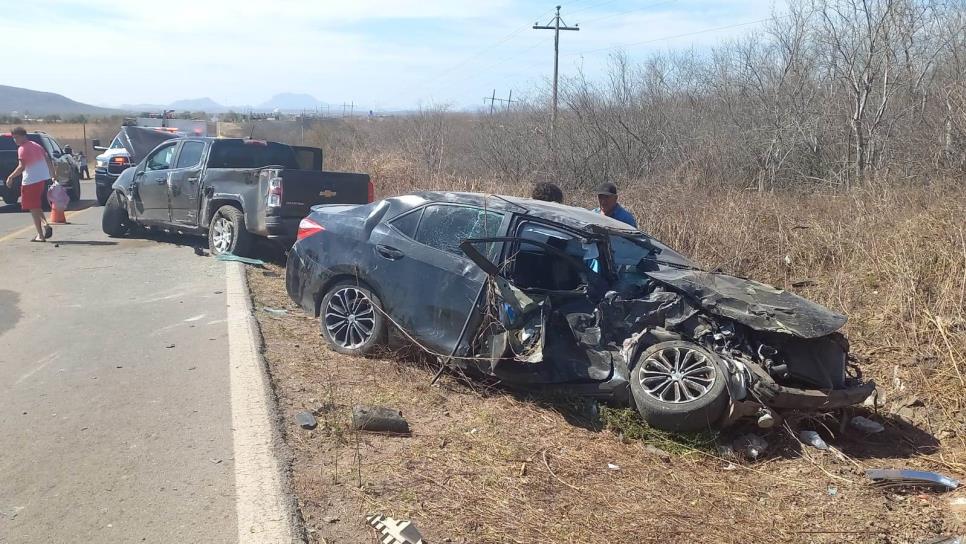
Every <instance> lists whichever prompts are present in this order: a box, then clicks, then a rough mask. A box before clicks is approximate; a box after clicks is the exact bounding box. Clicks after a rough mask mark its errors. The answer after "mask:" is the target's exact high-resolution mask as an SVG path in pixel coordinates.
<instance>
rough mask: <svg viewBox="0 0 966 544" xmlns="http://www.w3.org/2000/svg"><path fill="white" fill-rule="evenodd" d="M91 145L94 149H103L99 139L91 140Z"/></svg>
mask: <svg viewBox="0 0 966 544" xmlns="http://www.w3.org/2000/svg"><path fill="white" fill-rule="evenodd" d="M91 145H92V146H94V147H101V141H100V140H99V139H97V138H94V139H93V140H91Z"/></svg>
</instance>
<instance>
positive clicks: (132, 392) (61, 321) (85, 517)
mask: <svg viewBox="0 0 966 544" xmlns="http://www.w3.org/2000/svg"><path fill="white" fill-rule="evenodd" d="M84 197H85V199H88V200H82V201H81V202H80V203H79V204H80V206H77V205H75V206H73V208H74V209H79V210H80V211H74V212H68V221H70V222H71V224H70V225H64V226H55V227H54V237H53V239H52V240H51V241H50V242H48V243H46V244H40V243H31V242H29V239H30V238H31V237H33V235H34V232H33V231H32V227H31V228H30V229H29V230H24V229H25V227H28V226H30V225H31V223H30V218H29V215H28V214H26V213H22V212H19V209H18V208H16V207H13V206H6V207H0V543H4V544H6V543H11V544H12V543H18V544H20V543H33V542H37V543H41V542H43V543H48V542H166V543H167V542H206V543H217V542H235V541H237V540H238V528H237V522H236V508H235V490H234V474H233V471H234V459H233V443H232V423H231V422H232V412H231V401H230V383H229V372H230V370H229V364H228V358H229V344H228V326H227V323H226V319H227V315H226V304H225V294H224V292H225V289H226V280H225V265H224V264H223V263H220V262H217V261H214V260H213V259H211V258H205V257H199V256H197V255H195V252H194V247H192V245H191V244H192V241H191V240H190V239H179V238H173V237H171V238H167V239H163V240H162V239H119V240H115V239H110V238H108V237H107V236H105V235H104V234H103V233H102V232H101V228H100V218H101V209H102V208H100V207H96V206H93V204H94V203H93V200H92V199H93V185H92V184H91V183H90V182H84ZM55 243H56V245H55ZM194 243H196V244H203V242H202V241H200V240H199V241H198V242H194Z"/></svg>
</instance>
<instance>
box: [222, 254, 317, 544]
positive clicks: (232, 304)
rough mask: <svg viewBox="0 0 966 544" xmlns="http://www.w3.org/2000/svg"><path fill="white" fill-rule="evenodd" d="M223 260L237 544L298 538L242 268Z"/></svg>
mask: <svg viewBox="0 0 966 544" xmlns="http://www.w3.org/2000/svg"><path fill="white" fill-rule="evenodd" d="M225 264H226V268H225V272H226V273H225V281H226V291H225V293H226V303H227V312H228V343H229V364H230V380H229V381H230V384H231V420H232V441H233V444H234V454H235V497H236V512H237V518H238V521H237V522H238V542H239V543H241V544H269V543H271V544H291V543H296V542H304V541H305V539H304V535H302V531H301V530H299V529H298V528H299V527H301V524H300V523H299V514H298V508H297V505H296V502H295V499H294V495H293V494H292V493H291V484H290V480H289V477H288V476H289V471H288V467H289V463H288V462H286V461H285V460H283V459H279V456H278V453H279V452H283V453H284V452H285V451H287V450H286V449H285V446H284V442H283V441H282V438H281V434H280V432H279V430H278V425H277V423H278V411H277V403H276V398H275V394H274V390H273V389H272V387H271V380H270V378H269V375H268V367H267V365H266V362H265V359H264V357H263V356H262V349H261V348H262V342H261V333H260V331H259V328H258V322H257V321H256V319H255V315H254V312H253V307H252V300H251V295H250V293H249V289H248V281H247V279H246V277H245V267H244V265H243V264H241V263H238V262H228V263H225Z"/></svg>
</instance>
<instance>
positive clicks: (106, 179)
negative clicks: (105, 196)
mask: <svg viewBox="0 0 966 544" xmlns="http://www.w3.org/2000/svg"><path fill="white" fill-rule="evenodd" d="M117 178H118V176H117V175H114V174H111V173H109V172H108V171H107V170H101V169H100V168H98V169H96V170H94V183H96V184H97V185H107V186H111V185H114V182H115V181H117Z"/></svg>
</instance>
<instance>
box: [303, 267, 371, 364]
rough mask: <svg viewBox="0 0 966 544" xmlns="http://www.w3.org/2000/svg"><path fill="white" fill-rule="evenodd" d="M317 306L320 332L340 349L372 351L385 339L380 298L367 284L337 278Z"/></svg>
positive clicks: (357, 353) (336, 348)
mask: <svg viewBox="0 0 966 544" xmlns="http://www.w3.org/2000/svg"><path fill="white" fill-rule="evenodd" d="M319 310H320V311H319V327H320V328H321V330H322V336H323V337H324V338H325V339H326V341H327V342H328V343H329V345H331V346H332V349H334V350H335V351H337V352H339V353H345V354H347V355H371V354H372V353H373V351H375V350H376V349H377V348H378V347H379V345H380V344H383V343H384V342H385V338H386V316H385V315H383V313H382V302H381V301H380V300H379V297H378V296H376V294H375V293H373V292H372V291H371V290H370V289H368V288H367V287H364V286H362V285H359V284H357V283H355V282H352V281H348V280H347V281H342V282H338V283H336V284H335V285H333V286H332V287H331V288H330V289H329V290H328V292H326V294H325V296H324V297H322V306H321V308H320V309H319Z"/></svg>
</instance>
